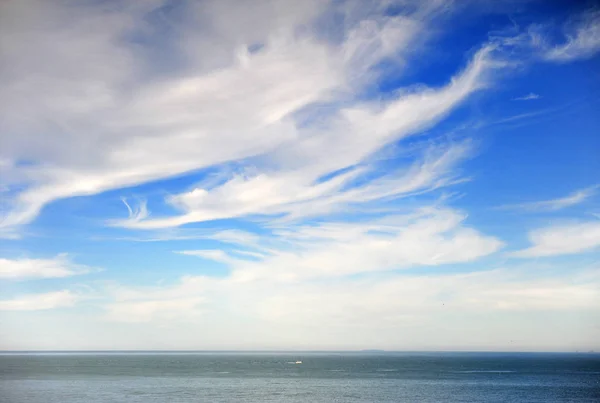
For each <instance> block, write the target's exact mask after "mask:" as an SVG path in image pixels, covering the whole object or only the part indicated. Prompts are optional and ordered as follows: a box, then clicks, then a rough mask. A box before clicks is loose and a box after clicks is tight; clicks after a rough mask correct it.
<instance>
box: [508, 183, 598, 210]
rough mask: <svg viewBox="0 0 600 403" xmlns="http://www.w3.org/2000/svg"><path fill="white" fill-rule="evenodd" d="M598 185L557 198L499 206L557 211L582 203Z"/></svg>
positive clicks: (510, 208) (593, 193)
mask: <svg viewBox="0 0 600 403" xmlns="http://www.w3.org/2000/svg"><path fill="white" fill-rule="evenodd" d="M597 189H598V185H595V186H589V187H587V188H584V189H580V190H577V191H575V192H573V193H572V194H570V195H568V196H565V197H560V198H558V199H552V200H543V201H537V202H530V203H520V204H509V205H506V206H500V207H498V209H502V210H525V211H557V210H561V209H564V208H567V207H571V206H575V205H577V204H580V203H583V202H584V201H586V200H587V199H589V198H590V197H592V196H594V195H595V194H596V192H597Z"/></svg>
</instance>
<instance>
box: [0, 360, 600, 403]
mask: <svg viewBox="0 0 600 403" xmlns="http://www.w3.org/2000/svg"><path fill="white" fill-rule="evenodd" d="M297 360H301V361H302V364H295V363H294V362H295V361H297ZM0 401H1V402H26V403H38V402H40V403H41V402H44V403H52V402H61V403H75V402H80V403H84V402H85V403H88V402H144V403H145V402H600V355H593V354H479V353H478V354H475V353H465V354H450V353H441V354H437V353H436V354H434V353H421V354H417V353H385V354H384V353H381V354H357V353H335V354H334V353H331V354H325V353H289V354H288V353H285V354H284V353H277V354H275V353H271V354H259V353H247V354H240V353H235V354H234V353H231V354H228V353H219V354H215V353H178V354H146V353H134V354H124V353H119V354H117V353H112V354H106V353H104V354H101V353H98V354H95V353H86V354H81V353H78V354H19V355H16V354H3V355H0Z"/></svg>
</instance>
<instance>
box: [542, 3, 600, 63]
mask: <svg viewBox="0 0 600 403" xmlns="http://www.w3.org/2000/svg"><path fill="white" fill-rule="evenodd" d="M565 36H566V41H565V43H563V44H560V45H556V46H551V47H546V48H545V50H544V54H543V57H544V59H546V60H548V61H552V62H558V63H564V62H569V61H572V60H577V59H587V58H591V57H593V56H594V55H595V54H596V53H597V52H598V51H600V12H599V11H597V10H592V11H588V12H587V13H584V14H582V15H581V16H579V18H577V19H575V20H572V21H570V22H569V23H568V24H567V25H566V26H565Z"/></svg>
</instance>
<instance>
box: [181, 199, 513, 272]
mask: <svg viewBox="0 0 600 403" xmlns="http://www.w3.org/2000/svg"><path fill="white" fill-rule="evenodd" d="M464 219H465V216H464V215H461V214H460V213H458V212H455V211H452V210H443V209H442V210H440V209H426V208H424V209H421V210H418V211H416V212H415V213H414V214H411V215H408V216H384V217H381V218H377V219H374V220H369V221H363V222H355V223H352V224H350V223H344V222H338V223H335V222H328V223H324V224H320V225H300V226H289V225H287V226H286V227H285V229H281V230H277V229H275V230H274V232H273V234H272V236H269V237H266V240H267V241H268V243H267V244H264V245H263V244H258V245H252V244H251V245H248V244H246V245H247V246H246V247H244V246H243V245H240V244H236V249H233V250H230V251H229V252H225V251H224V250H188V251H180V252H178V253H184V254H187V255H191V256H199V257H202V258H204V259H212V260H216V261H218V262H222V263H226V264H227V265H228V266H229V267H230V269H231V271H232V272H231V276H232V278H233V279H234V280H236V281H254V280H257V279H279V280H281V281H291V282H295V281H300V280H304V279H313V278H317V279H318V278H336V277H344V276H348V275H353V274H360V273H373V272H381V271H389V270H397V269H406V268H411V267H418V266H439V265H444V264H450V263H459V262H461V263H464V262H470V261H474V260H477V259H479V258H481V257H484V256H487V255H490V254H492V253H494V252H496V251H497V250H499V249H500V248H501V247H502V246H503V242H502V241H500V240H498V239H496V238H494V237H492V236H486V235H484V234H481V233H479V232H477V231H475V230H473V229H471V228H468V227H466V226H463V225H462V222H463V221H464ZM263 238H265V237H263ZM240 251H241V252H242V253H240ZM244 251H248V252H251V254H247V253H243V252H244Z"/></svg>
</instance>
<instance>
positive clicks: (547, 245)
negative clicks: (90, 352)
mask: <svg viewBox="0 0 600 403" xmlns="http://www.w3.org/2000/svg"><path fill="white" fill-rule="evenodd" d="M0 8H1V10H0V16H1V17H0V57H1V58H2V60H3V61H4V67H3V68H2V70H0V82H1V83H2V88H4V90H3V92H2V94H0V104H1V107H0V181H1V186H0V192H1V193H0V195H1V203H0V237H1V241H0V292H1V297H0V319H1V321H2V326H1V327H0V348H1V349H6V350H31V349H54V350H57V349H333V350H344V349H364V348H383V349H394V350H448V349H450V350H513V351H514V350H536V351H537V350H551V351H573V350H590V349H599V348H600V345H598V340H600V319H599V318H600V310H599V308H598V307H600V176H599V173H600V158H598V155H600V136H599V135H598V133H599V132H600V118H599V117H598V113H597V112H596V111H597V110H600V97H599V96H598V95H597V94H600V10H599V9H598V8H596V5H595V4H594V3H593V2H589V3H586V2H567V1H564V2H559V1H555V2H547V1H544V2H542V1H524V2H514V1H505V2H487V1H472V2H470V1H467V2H449V1H448V2H444V1H433V0H432V1H418V2H412V1H403V2H394V1H373V2H369V3H367V2H362V1H331V2H328V1H317V0H311V1H307V2H293V1H286V0H282V1H277V2H271V1H256V2H254V3H253V7H251V8H249V7H248V6H247V5H246V4H245V3H244V2H238V1H226V2H221V1H197V2H192V1H190V2H166V1H159V0H156V1H151V2H144V3H142V4H137V3H134V2H132V3H122V2H112V1H103V2H96V1H90V2H83V3H82V2H54V1H12V2H11V1H9V2H3V3H2V5H0Z"/></svg>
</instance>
